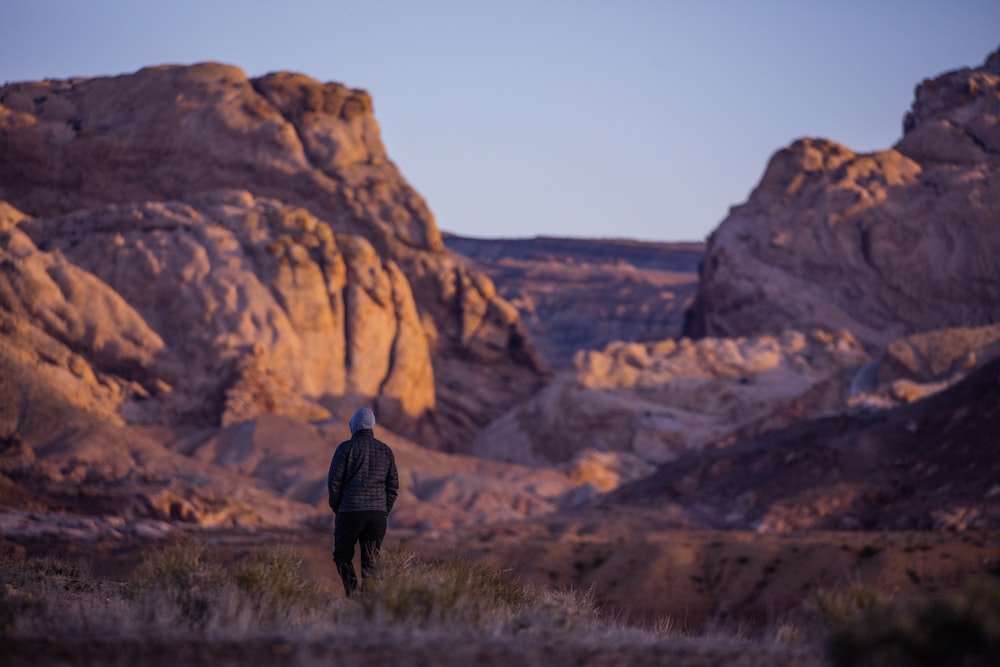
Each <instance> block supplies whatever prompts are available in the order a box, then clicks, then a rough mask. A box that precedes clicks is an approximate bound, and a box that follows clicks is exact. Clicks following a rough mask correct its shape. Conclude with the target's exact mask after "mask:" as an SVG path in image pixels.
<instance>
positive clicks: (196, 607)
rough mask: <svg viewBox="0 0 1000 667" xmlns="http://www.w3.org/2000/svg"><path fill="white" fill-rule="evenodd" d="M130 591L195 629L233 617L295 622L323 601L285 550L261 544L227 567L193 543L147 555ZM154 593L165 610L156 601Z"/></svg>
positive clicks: (256, 623)
mask: <svg viewBox="0 0 1000 667" xmlns="http://www.w3.org/2000/svg"><path fill="white" fill-rule="evenodd" d="M131 592H132V595H133V597H134V598H135V599H137V600H144V601H145V602H146V603H147V609H148V610H150V612H151V613H152V614H154V615H163V614H164V613H166V614H169V613H170V612H171V611H173V612H176V615H177V616H178V618H179V620H181V621H183V622H186V623H187V624H188V625H189V626H190V627H191V628H199V629H206V628H207V627H209V626H211V627H215V628H220V627H224V626H226V625H231V624H232V623H233V622H234V621H236V620H239V621H241V622H242V623H243V624H246V623H250V624H252V625H254V626H259V627H263V626H267V625H273V624H281V625H283V626H285V625H295V623H296V621H297V620H302V619H303V618H305V617H308V616H309V615H310V614H312V613H314V612H316V611H318V610H319V609H320V608H321V607H322V606H323V603H324V601H325V599H324V598H323V596H321V594H320V592H319V589H318V588H317V587H316V585H315V584H313V583H312V582H310V581H308V580H307V579H306V577H305V572H304V569H303V566H302V560H301V558H299V557H298V556H297V555H296V554H295V553H294V552H292V551H291V550H290V549H287V548H283V547H273V548H268V549H261V550H258V551H254V552H252V553H250V554H249V555H247V556H246V557H244V558H242V559H240V560H238V561H237V562H235V563H233V564H232V565H231V566H228V567H227V566H224V565H223V564H222V563H221V562H219V561H217V560H213V559H210V558H209V557H208V555H207V553H206V550H205V548H204V546H202V545H200V544H198V543H195V542H188V543H185V544H182V545H181V546H179V547H178V548H175V549H170V550H163V551H156V552H153V553H151V554H149V555H148V556H147V557H146V559H145V560H144V561H143V562H142V563H141V564H140V566H139V568H138V569H137V570H136V573H135V575H134V577H133V581H132V587H131ZM160 598H163V599H165V601H166V603H167V604H166V606H167V609H163V605H162V604H156V603H157V602H162V600H161V599H160Z"/></svg>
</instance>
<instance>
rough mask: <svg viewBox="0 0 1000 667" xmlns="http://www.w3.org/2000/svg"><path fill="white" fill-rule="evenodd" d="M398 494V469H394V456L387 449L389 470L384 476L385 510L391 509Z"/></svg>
mask: <svg viewBox="0 0 1000 667" xmlns="http://www.w3.org/2000/svg"><path fill="white" fill-rule="evenodd" d="M398 495H399V471H397V470H396V457H395V456H393V454H392V450H391V449H390V450H389V472H388V473H387V474H386V476H385V505H386V507H385V512H386V514H388V513H389V512H391V511H392V506H393V504H394V503H395V502H396V496H398Z"/></svg>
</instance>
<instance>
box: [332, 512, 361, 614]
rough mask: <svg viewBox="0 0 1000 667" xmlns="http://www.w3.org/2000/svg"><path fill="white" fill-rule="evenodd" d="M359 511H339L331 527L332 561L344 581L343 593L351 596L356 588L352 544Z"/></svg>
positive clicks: (355, 540) (358, 527) (359, 529)
mask: <svg viewBox="0 0 1000 667" xmlns="http://www.w3.org/2000/svg"><path fill="white" fill-rule="evenodd" d="M359 514H360V513H359V512H340V513H338V514H337V519H336V522H335V524H334V528H333V563H334V565H336V566H337V572H338V573H339V574H340V578H341V579H343V581H344V593H345V594H346V595H347V597H351V595H352V594H353V593H354V591H356V590H357V588H358V575H357V574H356V573H355V572H354V563H353V561H354V544H355V542H357V541H358V536H359V535H360V533H361V528H362V526H363V525H364V524H363V522H362V521H361V520H360V518H361V517H360V516H359Z"/></svg>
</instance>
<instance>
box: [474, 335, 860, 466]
mask: <svg viewBox="0 0 1000 667" xmlns="http://www.w3.org/2000/svg"><path fill="white" fill-rule="evenodd" d="M868 360H869V357H868V355H867V354H866V353H865V351H864V349H863V348H862V347H861V346H860V344H859V343H858V342H857V341H856V340H855V339H854V338H853V337H852V336H851V335H850V334H847V333H843V334H838V335H834V334H829V333H825V332H822V331H815V332H811V333H809V334H803V333H800V332H786V333H784V334H782V335H780V336H770V335H765V336H759V337H754V338H745V339H702V340H698V341H691V340H689V339H681V340H680V341H674V340H672V339H668V340H664V341H661V342H658V343H613V344H611V345H609V346H608V347H607V348H605V350H603V351H588V352H581V353H580V354H579V355H578V356H577V358H576V360H575V362H574V368H573V370H571V371H567V372H565V373H561V374H559V375H558V376H557V377H556V378H555V379H554V380H553V381H552V382H551V383H550V384H549V385H548V386H546V387H545V389H543V390H542V391H540V392H539V393H538V394H536V395H535V396H533V397H532V398H531V399H530V400H528V401H526V402H525V403H524V404H522V405H521V406H519V407H518V408H516V409H515V410H512V411H511V412H509V413H508V414H506V415H504V417H503V418H501V419H498V420H497V421H496V422H494V423H493V424H491V425H490V426H489V428H487V429H486V430H484V431H483V433H482V434H481V435H480V436H479V438H477V439H476V441H475V443H474V444H473V448H472V452H473V453H474V454H477V455H480V456H485V457H490V458H497V459H501V460H507V461H517V462H519V463H526V464H533V465H545V464H553V463H557V464H566V465H568V466H569V468H570V469H571V471H572V470H574V465H575V464H574V463H573V462H574V460H575V461H576V464H580V463H583V464H584V465H585V467H589V468H591V469H594V468H595V465H594V464H595V461H594V459H593V455H592V454H588V453H587V452H586V451H585V450H587V449H593V450H597V451H599V452H611V453H614V454H616V455H617V457H618V458H619V459H621V461H620V462H615V463H611V462H608V461H605V462H604V464H603V465H605V466H607V465H611V466H612V467H613V468H615V470H614V472H615V474H616V475H617V477H618V478H620V479H628V475H622V471H623V470H624V469H625V468H627V467H631V468H632V470H633V471H634V473H635V474H641V473H642V472H643V470H648V466H649V465H651V464H660V463H664V462H667V461H671V460H673V459H674V458H676V457H678V456H680V455H681V454H683V453H685V452H687V451H689V450H696V449H700V448H701V447H703V446H705V445H708V444H712V443H716V442H717V441H719V440H720V439H723V438H724V437H726V436H727V435H730V434H732V433H733V432H735V431H737V430H738V429H741V428H750V427H752V426H753V425H754V424H755V423H756V422H758V421H760V420H764V419H765V418H766V417H768V416H769V415H771V414H772V413H775V412H780V411H781V410H782V409H784V408H785V407H786V406H787V405H789V404H791V403H793V402H795V401H800V402H801V404H802V405H801V412H802V413H803V414H800V415H799V417H800V418H802V417H806V416H809V415H810V414H820V413H822V412H824V411H827V410H834V409H839V408H840V407H841V406H842V405H843V402H844V399H845V396H846V392H847V388H848V386H849V381H850V378H851V376H852V375H853V372H854V370H855V369H856V368H858V367H860V366H861V365H863V364H864V363H866V362H867V361H868ZM581 456H582V457H583V458H582V459H581ZM636 461H638V462H639V463H645V466H643V465H639V466H636V465H635V463H636ZM573 474H576V475H582V476H583V477H587V475H586V474H585V471H584V470H583V469H579V465H575V472H574V473H573ZM591 476H593V474H591Z"/></svg>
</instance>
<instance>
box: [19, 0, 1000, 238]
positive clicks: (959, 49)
mask: <svg viewBox="0 0 1000 667" xmlns="http://www.w3.org/2000/svg"><path fill="white" fill-rule="evenodd" d="M998 46H1000V0H951V1H949V2H943V1H941V0H938V1H928V0H839V1H837V2H831V1H829V0H824V1H818V0H787V1H786V0H758V1H756V2H750V1H747V0H743V1H740V0H731V1H722V0H689V1H681V0H676V1H675V0H660V1H656V0H645V1H642V0H605V1H602V2H596V1H590V0H575V1H569V0H534V1H522V0H497V1H494V0H447V1H446V0H409V1H407V0H353V1H351V2H342V1H340V0H312V1H310V0H281V1H278V0H234V1H229V0H169V1H167V0H160V1H157V2H147V1H145V0H87V1H84V0H0V82H11V81H24V80H32V79H42V78H67V77H70V76H96V75H109V74H119V73H123V72H132V71H135V70H137V69H139V68H141V67H144V66H148V65H159V64H163V63H184V64H188V63H194V62H200V61H206V60H213V61H219V62H225V63H230V64H234V65H237V66H239V67H241V68H243V69H244V70H245V71H246V72H247V73H248V74H249V75H251V76H256V75H260V74H265V73H267V72H271V71H276V70H293V71H299V72H303V73H305V74H308V75H310V76H312V77H315V78H317V79H320V80H323V81H340V82H343V83H346V84H347V85H350V86H353V87H357V88H365V89H367V90H369V91H370V92H371V93H372V95H373V98H374V103H375V114H376V117H377V118H378V120H379V123H380V124H381V127H382V138H383V140H384V142H385V144H386V147H387V149H388V151H389V155H390V156H391V157H392V159H393V160H394V161H395V162H396V164H397V165H398V166H399V168H400V169H401V170H402V172H403V174H404V176H405V177H406V178H407V179H408V180H409V181H410V182H411V183H412V184H413V185H414V186H415V187H416V188H417V190H419V191H420V192H421V193H422V194H423V195H424V196H425V197H426V198H427V200H428V203H429V204H430V207H431V210H432V211H433V212H434V214H435V216H436V218H437V222H438V225H439V226H440V227H441V229H443V230H445V231H451V232H455V233H458V234H463V235H469V236H480V237H524V236H535V235H553V236H586V237H620V238H637V239H646V240H663V241H680V240H700V239H704V238H705V237H706V236H707V235H708V233H709V232H710V231H711V230H712V229H713V228H714V227H715V226H716V225H717V224H718V223H719V222H721V221H722V219H723V218H724V217H725V216H726V213H727V210H728V208H729V207H730V206H733V205H736V204H739V203H742V202H743V201H745V199H746V197H747V195H748V194H749V192H750V190H751V189H752V188H753V187H754V186H755V185H756V183H757V181H758V180H759V179H760V176H761V173H762V171H763V169H764V167H765V166H766V164H767V161H768V159H769V158H770V156H771V155H772V154H773V153H774V152H775V151H776V150H778V149H780V148H782V147H784V146H786V145H788V144H789V143H790V142H791V141H793V140H794V139H796V138H799V137H802V136H815V137H826V138H829V139H833V140H835V141H838V142H840V143H842V144H844V145H846V146H847V147H848V148H851V149H852V150H855V151H859V152H863V151H871V150H878V149H883V148H888V147H890V146H891V145H892V144H893V143H895V142H896V140H897V139H898V138H899V135H900V132H901V124H902V118H903V115H904V114H905V112H906V110H907V109H908V108H909V106H910V103H911V101H912V98H913V89H914V86H915V85H916V84H918V83H919V82H920V81H921V80H922V79H924V78H927V77H931V76H934V75H936V74H939V73H941V72H944V71H947V70H951V69H957V68H960V67H965V66H976V65H979V64H980V63H982V62H983V60H984V59H985V58H986V56H987V54H988V53H989V52H991V51H992V50H994V49H996V48H997V47H998Z"/></svg>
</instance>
